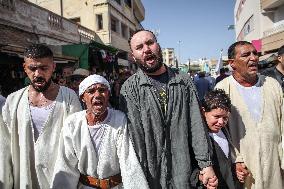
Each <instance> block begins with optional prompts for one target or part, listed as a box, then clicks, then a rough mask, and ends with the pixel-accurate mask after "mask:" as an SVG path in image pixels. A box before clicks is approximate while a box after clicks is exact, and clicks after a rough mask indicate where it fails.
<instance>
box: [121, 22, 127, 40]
mask: <svg viewBox="0 0 284 189" xmlns="http://www.w3.org/2000/svg"><path fill="white" fill-rule="evenodd" d="M127 34H128V32H127V26H126V25H125V24H123V23H121V35H122V37H123V38H126V39H127V38H128V35H127Z"/></svg>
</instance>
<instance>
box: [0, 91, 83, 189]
mask: <svg viewBox="0 0 284 189" xmlns="http://www.w3.org/2000/svg"><path fill="white" fill-rule="evenodd" d="M55 101H56V103H55V107H54V108H53V110H52V112H51V113H50V114H49V116H48V119H47V121H46V123H45V125H44V127H43V130H42V133H41V134H40V135H39V137H38V139H37V141H36V142H35V139H34V135H33V131H32V130H33V129H32V128H33V127H32V119H31V114H30V108H29V101H28V87H26V88H23V89H21V90H19V91H17V92H14V93H12V94H11V95H9V96H8V97H7V100H6V104H5V105H4V107H3V120H4V122H5V123H6V125H7V127H4V128H5V130H8V133H9V138H10V140H11V145H10V146H9V148H10V149H8V150H7V151H5V157H2V158H1V156H0V165H1V161H2V162H4V161H6V162H7V163H8V164H9V165H11V167H12V170H7V172H6V173H5V175H3V177H1V178H0V182H3V183H4V185H5V188H10V187H9V186H10V185H11V183H10V182H12V181H13V180H14V181H13V182H12V184H14V188H15V189H19V188H21V189H24V188H25V189H26V188H29V189H38V188H50V183H51V178H52V175H53V169H54V165H55V161H56V156H57V149H58V146H59V145H58V144H59V136H60V131H61V129H62V126H63V122H64V120H65V118H66V117H67V116H68V115H70V114H72V113H74V112H77V111H80V110H81V105H80V102H79V99H78V97H77V95H76V93H75V92H74V91H73V90H71V89H68V88H66V87H60V89H59V92H58V95H57V97H56V100H55ZM9 152H10V153H9ZM1 169H2V167H0V170H1ZM11 173H13V178H12V179H13V180H11V178H10V177H9V175H10V174H11ZM0 176H1V175H0ZM6 186H7V187H6Z"/></svg>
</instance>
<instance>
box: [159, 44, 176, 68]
mask: <svg viewBox="0 0 284 189" xmlns="http://www.w3.org/2000/svg"><path fill="white" fill-rule="evenodd" d="M162 55H163V62H164V63H165V64H166V65H167V66H169V67H176V62H175V50H174V48H163V49H162Z"/></svg>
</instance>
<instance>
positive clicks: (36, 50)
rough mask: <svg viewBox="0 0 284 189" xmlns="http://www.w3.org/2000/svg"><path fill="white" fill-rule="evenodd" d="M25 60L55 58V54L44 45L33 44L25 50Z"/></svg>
mask: <svg viewBox="0 0 284 189" xmlns="http://www.w3.org/2000/svg"><path fill="white" fill-rule="evenodd" d="M24 58H32V59H36V58H53V53H52V51H51V50H50V48H49V47H48V46H46V45H44V44H33V45H30V46H28V47H27V48H26V49H25V52H24Z"/></svg>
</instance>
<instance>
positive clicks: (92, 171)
mask: <svg viewBox="0 0 284 189" xmlns="http://www.w3.org/2000/svg"><path fill="white" fill-rule="evenodd" d="M79 95H80V97H81V98H82V101H83V102H84V103H85V104H86V106H87V110H84V111H81V112H77V113H75V114H72V115H71V116H69V117H68V118H67V120H66V122H65V123H64V127H63V129H62V133H61V137H60V146H59V151H58V158H57V162H56V166H55V172H54V179H53V186H52V188H68V189H73V188H74V189H75V188H101V189H105V188H107V187H106V186H107V185H109V186H110V188H122V187H124V188H128V189H131V188H133V189H136V188H140V189H145V188H148V184H147V181H146V178H145V176H144V173H143V171H142V168H141V167H140V164H139V162H138V159H137V157H136V154H135V151H134V148H133V146H132V143H131V141H130V139H129V136H128V132H127V120H126V116H125V115H124V114H123V113H122V112H120V111H118V110H114V109H109V108H108V107H107V106H108V102H109V95H110V86H109V83H108V81H107V80H106V79H105V78H103V77H102V76H99V75H91V76H89V77H87V78H85V79H84V80H83V81H82V82H81V83H80V86H79Z"/></svg>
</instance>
